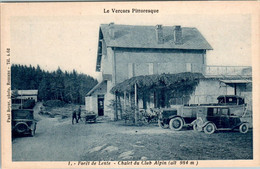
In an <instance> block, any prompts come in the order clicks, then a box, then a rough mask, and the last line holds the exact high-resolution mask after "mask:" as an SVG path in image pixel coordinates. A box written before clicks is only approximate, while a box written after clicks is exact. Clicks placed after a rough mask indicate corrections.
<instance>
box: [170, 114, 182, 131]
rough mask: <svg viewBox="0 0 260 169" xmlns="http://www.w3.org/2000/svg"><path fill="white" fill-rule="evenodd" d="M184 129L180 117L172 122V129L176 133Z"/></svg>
mask: <svg viewBox="0 0 260 169" xmlns="http://www.w3.org/2000/svg"><path fill="white" fill-rule="evenodd" d="M182 127H183V121H182V119H181V118H180V117H175V118H173V119H171V120H170V129H172V130H174V131H179V130H181V129H182Z"/></svg>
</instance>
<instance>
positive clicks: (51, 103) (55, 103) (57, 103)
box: [43, 100, 65, 107]
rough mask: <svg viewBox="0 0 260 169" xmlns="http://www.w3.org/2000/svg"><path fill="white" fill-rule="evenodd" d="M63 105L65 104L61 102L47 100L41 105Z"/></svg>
mask: <svg viewBox="0 0 260 169" xmlns="http://www.w3.org/2000/svg"><path fill="white" fill-rule="evenodd" d="M64 105H65V102H63V101H61V100H48V101H46V102H44V103H43V106H47V107H63V106H64Z"/></svg>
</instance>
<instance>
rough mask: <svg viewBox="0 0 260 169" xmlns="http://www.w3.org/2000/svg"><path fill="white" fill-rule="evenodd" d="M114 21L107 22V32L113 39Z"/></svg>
mask: <svg viewBox="0 0 260 169" xmlns="http://www.w3.org/2000/svg"><path fill="white" fill-rule="evenodd" d="M114 25H115V24H114V22H111V23H110V24H108V33H109V36H110V38H111V39H115V27H114Z"/></svg>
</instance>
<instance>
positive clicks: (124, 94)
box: [124, 91, 126, 111]
mask: <svg viewBox="0 0 260 169" xmlns="http://www.w3.org/2000/svg"><path fill="white" fill-rule="evenodd" d="M125 110H126V91H124V111H125Z"/></svg>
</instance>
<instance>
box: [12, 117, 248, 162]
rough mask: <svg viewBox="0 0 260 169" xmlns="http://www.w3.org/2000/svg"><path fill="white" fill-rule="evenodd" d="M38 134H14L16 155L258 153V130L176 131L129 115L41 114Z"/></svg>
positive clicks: (154, 157) (234, 156) (72, 157)
mask: <svg viewBox="0 0 260 169" xmlns="http://www.w3.org/2000/svg"><path fill="white" fill-rule="evenodd" d="M39 118H40V119H41V120H40V121H39V122H38V125H37V130H36V135H35V136H34V137H19V138H14V139H13V144H12V149H13V157H12V158H13V160H14V161H74V160H75V161H79V160H84V161H92V160H95V161H98V160H187V159H188V160H209V159H211V160H216V159H225V160H227V159H252V158H253V150H252V145H253V144H252V131H249V132H248V133H247V134H241V133H239V132H219V133H214V134H212V135H206V134H205V133H202V132H201V133H196V132H194V131H192V130H183V131H179V132H173V131H171V130H169V129H161V128H159V127H157V125H156V124H151V125H149V126H142V127H137V126H125V124H124V122H123V121H120V122H108V121H106V120H101V121H98V123H93V124H84V122H80V123H79V124H76V125H72V124H71V118H67V119H61V118H60V117H57V118H48V117H39Z"/></svg>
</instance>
